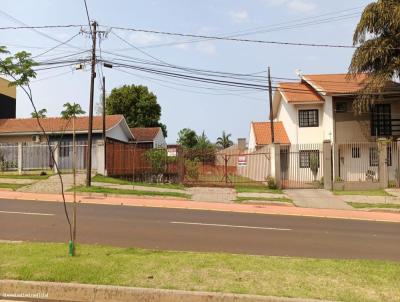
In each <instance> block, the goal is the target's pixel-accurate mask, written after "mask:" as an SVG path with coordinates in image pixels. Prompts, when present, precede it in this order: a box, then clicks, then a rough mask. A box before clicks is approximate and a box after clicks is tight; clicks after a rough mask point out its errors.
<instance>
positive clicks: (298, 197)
mask: <svg viewBox="0 0 400 302" xmlns="http://www.w3.org/2000/svg"><path fill="white" fill-rule="evenodd" d="M285 194H286V195H287V196H288V197H289V198H290V199H291V200H293V203H294V204H295V205H296V206H298V207H302V208H314V209H336V210H351V209H353V208H352V207H351V206H349V205H348V204H347V203H345V202H344V201H343V199H342V198H340V197H339V196H336V195H334V194H333V193H332V192H330V191H328V190H324V189H319V190H317V189H307V190H306V189H299V190H294V189H293V190H285Z"/></svg>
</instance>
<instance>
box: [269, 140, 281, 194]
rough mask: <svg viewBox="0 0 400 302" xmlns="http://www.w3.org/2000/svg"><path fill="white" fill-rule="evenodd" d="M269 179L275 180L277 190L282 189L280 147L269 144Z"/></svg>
mask: <svg viewBox="0 0 400 302" xmlns="http://www.w3.org/2000/svg"><path fill="white" fill-rule="evenodd" d="M270 154H271V177H273V178H274V179H275V183H276V185H277V187H278V188H279V189H281V187H282V181H281V145H280V144H271V145H270Z"/></svg>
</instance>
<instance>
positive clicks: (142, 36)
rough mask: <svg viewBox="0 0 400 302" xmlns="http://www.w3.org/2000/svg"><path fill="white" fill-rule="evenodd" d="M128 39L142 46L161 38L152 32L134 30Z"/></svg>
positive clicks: (158, 40)
mask: <svg viewBox="0 0 400 302" xmlns="http://www.w3.org/2000/svg"><path fill="white" fill-rule="evenodd" d="M129 40H130V41H131V42H132V43H135V44H138V45H140V46H143V45H149V44H152V43H155V42H160V41H161V38H160V37H159V36H157V35H155V34H152V33H145V32H135V33H133V34H132V35H131V36H130V37H129Z"/></svg>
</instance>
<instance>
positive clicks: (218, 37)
mask: <svg viewBox="0 0 400 302" xmlns="http://www.w3.org/2000/svg"><path fill="white" fill-rule="evenodd" d="M111 28H112V29H118V30H125V31H132V32H143V33H149V34H157V35H165V36H177V37H191V38H201V39H211V40H219V41H232V42H245V43H258V44H271V45H286V46H307V47H326V48H347V49H355V48H357V47H356V46H353V45H340V44H317V43H298V42H285V41H266V40H253V39H242V38H232V37H220V36H207V35H197V34H187V33H178V32H168V31H157V30H149V29H138V28H128V27H118V26H112V27H111Z"/></svg>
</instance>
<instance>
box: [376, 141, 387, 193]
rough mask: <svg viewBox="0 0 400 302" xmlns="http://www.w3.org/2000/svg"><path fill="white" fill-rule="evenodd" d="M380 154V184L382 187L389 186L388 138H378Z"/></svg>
mask: <svg viewBox="0 0 400 302" xmlns="http://www.w3.org/2000/svg"><path fill="white" fill-rule="evenodd" d="M378 154H379V155H378V156H379V170H378V171H379V172H378V175H379V184H380V187H381V189H386V188H387V187H388V177H389V175H388V166H387V139H386V138H380V139H378Z"/></svg>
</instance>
